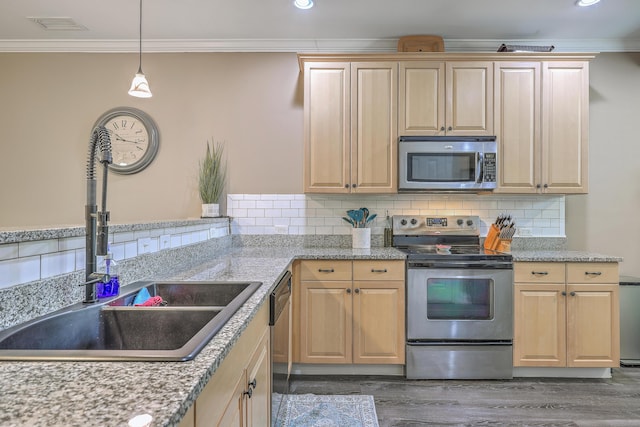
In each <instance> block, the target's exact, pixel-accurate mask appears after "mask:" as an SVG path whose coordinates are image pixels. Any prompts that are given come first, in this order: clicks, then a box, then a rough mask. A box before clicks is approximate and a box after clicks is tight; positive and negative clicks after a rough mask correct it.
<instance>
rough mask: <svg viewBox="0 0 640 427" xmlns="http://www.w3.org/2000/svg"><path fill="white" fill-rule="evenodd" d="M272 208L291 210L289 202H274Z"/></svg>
mask: <svg viewBox="0 0 640 427" xmlns="http://www.w3.org/2000/svg"><path fill="white" fill-rule="evenodd" d="M273 207H274V208H279V209H289V208H291V201H289V200H276V201H274V202H273Z"/></svg>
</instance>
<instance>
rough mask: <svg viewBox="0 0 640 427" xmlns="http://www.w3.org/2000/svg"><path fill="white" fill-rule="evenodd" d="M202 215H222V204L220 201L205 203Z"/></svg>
mask: <svg viewBox="0 0 640 427" xmlns="http://www.w3.org/2000/svg"><path fill="white" fill-rule="evenodd" d="M201 216H202V218H215V217H218V216H220V204H219V203H203V204H202V215H201Z"/></svg>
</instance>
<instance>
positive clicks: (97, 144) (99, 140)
mask: <svg viewBox="0 0 640 427" xmlns="http://www.w3.org/2000/svg"><path fill="white" fill-rule="evenodd" d="M97 151H99V153H100V156H99V158H98V161H99V162H100V163H102V169H103V175H102V211H98V206H97V204H96V203H97V202H96V165H95V163H96V154H97ZM112 161H113V160H112V156H111V138H109V131H107V129H106V128H105V127H104V126H96V127H95V128H94V129H93V131H92V132H91V139H90V141H89V158H88V159H87V204H86V206H85V221H86V233H87V236H86V243H85V245H86V255H85V258H86V259H85V280H86V282H85V283H83V284H82V285H84V287H85V296H84V302H85V303H93V302H96V301H97V298H96V283H97V282H99V281H102V282H105V283H106V282H108V281H109V280H108V279H109V278H108V277H105V275H101V274H98V273H97V272H96V264H97V256H98V255H101V256H102V255H106V254H107V250H108V249H107V247H108V239H109V225H108V221H109V211H107V175H108V172H109V167H108V166H109V164H111V163H112Z"/></svg>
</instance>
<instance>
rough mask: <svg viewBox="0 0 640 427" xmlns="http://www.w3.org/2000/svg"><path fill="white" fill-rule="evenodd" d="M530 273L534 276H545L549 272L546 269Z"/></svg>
mask: <svg viewBox="0 0 640 427" xmlns="http://www.w3.org/2000/svg"><path fill="white" fill-rule="evenodd" d="M531 274H533V275H534V276H546V275H547V274H549V273H548V272H547V271H532V272H531Z"/></svg>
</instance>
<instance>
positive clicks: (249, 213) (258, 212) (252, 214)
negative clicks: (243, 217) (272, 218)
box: [247, 209, 265, 218]
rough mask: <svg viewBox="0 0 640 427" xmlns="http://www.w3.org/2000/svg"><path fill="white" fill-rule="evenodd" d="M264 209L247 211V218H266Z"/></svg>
mask: <svg viewBox="0 0 640 427" xmlns="http://www.w3.org/2000/svg"><path fill="white" fill-rule="evenodd" d="M264 211H265V210H264V209H247V216H249V217H254V218H257V217H264Z"/></svg>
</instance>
